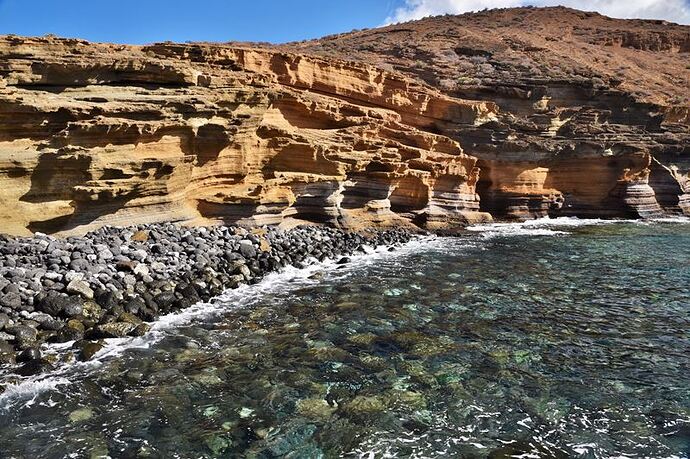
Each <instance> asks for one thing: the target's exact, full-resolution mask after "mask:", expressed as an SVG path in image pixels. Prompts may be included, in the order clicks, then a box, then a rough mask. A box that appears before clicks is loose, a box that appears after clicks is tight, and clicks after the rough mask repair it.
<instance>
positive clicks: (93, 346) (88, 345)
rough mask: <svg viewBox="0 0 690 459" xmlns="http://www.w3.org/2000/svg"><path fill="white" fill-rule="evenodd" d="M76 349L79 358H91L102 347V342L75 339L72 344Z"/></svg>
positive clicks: (84, 359)
mask: <svg viewBox="0 0 690 459" xmlns="http://www.w3.org/2000/svg"><path fill="white" fill-rule="evenodd" d="M73 347H74V348H75V349H77V351H78V358H79V360H83V361H86V360H91V359H92V358H93V356H94V355H96V354H97V353H98V352H99V351H100V350H101V349H103V343H102V342H100V341H99V342H95V341H77V342H76V343H74V346H73Z"/></svg>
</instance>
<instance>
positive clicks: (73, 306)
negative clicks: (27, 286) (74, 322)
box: [36, 291, 83, 317]
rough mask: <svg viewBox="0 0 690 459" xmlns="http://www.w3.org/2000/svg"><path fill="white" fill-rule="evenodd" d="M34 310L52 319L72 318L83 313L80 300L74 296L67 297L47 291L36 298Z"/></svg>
mask: <svg viewBox="0 0 690 459" xmlns="http://www.w3.org/2000/svg"><path fill="white" fill-rule="evenodd" d="M36 299H37V300H38V301H36V309H37V310H39V311H42V312H45V313H46V314H50V315H51V316H53V317H74V316H78V315H79V314H81V313H82V311H83V304H82V300H81V299H80V298H79V297H76V296H67V295H62V294H60V293H57V292H54V291H49V292H48V293H47V294H45V295H40V296H38V297H37V298H36Z"/></svg>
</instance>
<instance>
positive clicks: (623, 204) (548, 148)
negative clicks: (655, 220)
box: [285, 7, 690, 218]
mask: <svg viewBox="0 0 690 459" xmlns="http://www.w3.org/2000/svg"><path fill="white" fill-rule="evenodd" d="M285 48H289V49H292V50H298V51H301V52H305V53H314V54H318V55H322V56H325V57H332V58H341V57H345V56H347V58H348V59H352V60H357V61H362V62H367V63H370V64H375V65H377V66H379V67H381V68H386V69H388V70H391V71H398V72H401V73H404V74H406V75H407V76H409V77H411V78H414V79H416V80H417V81H420V82H424V83H426V84H428V85H430V86H432V87H434V88H436V89H438V90H440V91H442V92H443V93H444V94H447V95H449V96H451V97H459V98H464V99H470V100H482V101H491V102H493V103H495V104H496V105H497V106H498V108H499V110H498V114H497V116H496V119H495V120H492V121H487V122H486V123H479V124H477V125H475V126H471V127H467V126H452V125H450V126H445V127H444V128H443V129H442V130H441V131H440V132H439V133H441V134H443V135H446V136H448V137H449V138H451V139H453V140H456V141H457V142H459V143H460V145H461V146H462V148H463V150H464V151H465V153H466V154H469V155H471V156H473V157H476V158H478V161H477V166H478V167H479V169H480V175H479V178H478V183H477V192H478V194H479V196H480V197H481V209H482V210H484V211H487V212H490V213H491V214H492V215H494V216H495V217H499V218H530V217H539V216H545V215H571V216H580V217H589V216H594V217H605V218H611V217H632V218H639V217H648V216H654V215H661V214H664V213H685V214H688V213H690V198H689V195H688V190H689V189H690V188H689V187H690V183H689V181H688V172H689V171H690V160H689V158H690V127H689V126H690V117H689V115H690V65H688V62H690V61H689V59H688V57H689V56H690V27H688V26H682V25H677V24H672V23H668V22H665V21H644V20H621V19H612V18H608V17H605V16H602V15H600V14H597V13H590V12H583V11H577V10H573V9H569V8H563V7H554V8H529V7H528V8H512V9H503V10H488V11H483V12H479V13H472V14H465V15H461V16H440V17H432V18H427V19H423V20H420V21H415V22H409V23H404V24H396V25H391V26H388V27H384V28H380V29H373V30H363V31H356V32H352V33H348V34H341V35H335V36H331V37H325V38H323V39H319V40H314V41H307V42H302V43H293V44H289V45H286V46H285Z"/></svg>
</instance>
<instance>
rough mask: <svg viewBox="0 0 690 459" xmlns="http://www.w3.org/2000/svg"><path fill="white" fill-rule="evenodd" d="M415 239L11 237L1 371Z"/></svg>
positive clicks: (39, 367) (326, 234)
mask: <svg viewBox="0 0 690 459" xmlns="http://www.w3.org/2000/svg"><path fill="white" fill-rule="evenodd" d="M411 237H412V234H411V233H410V232H407V231H405V230H399V229H392V230H379V231H376V230H370V231H365V232H362V233H354V232H345V231H343V230H338V229H334V228H326V227H315V226H309V227H299V228H293V229H291V230H288V231H283V230H278V229H275V228H271V227H266V228H254V229H253V230H246V229H243V228H239V227H226V226H213V227H193V228H181V227H179V226H178V225H174V224H154V225H139V226H136V227H129V228H113V227H102V228H100V229H98V230H96V231H94V232H91V233H88V234H87V235H86V236H84V237H68V238H55V237H52V236H48V235H45V234H38V235H36V236H35V237H31V238H22V237H19V238H13V237H12V238H10V237H2V239H1V240H0V243H1V244H0V292H1V293H0V368H6V367H10V368H12V369H13V370H14V371H16V372H17V373H18V374H19V375H23V376H28V375H32V374H36V373H39V372H42V371H44V370H46V369H50V368H51V367H52V366H53V364H55V363H56V361H55V356H52V357H50V358H46V357H47V356H45V355H42V351H45V348H43V349H41V344H42V343H45V342H52V343H66V342H72V341H74V344H73V346H72V350H71V352H68V353H65V354H62V355H60V356H58V357H57V358H61V359H67V360H68V361H69V360H70V359H72V358H77V359H81V360H87V359H89V358H91V357H92V356H93V355H94V354H95V353H96V352H98V350H99V349H101V348H102V346H103V341H102V339H105V338H121V337H126V336H140V335H142V334H144V333H146V332H147V330H148V329H149V325H148V324H147V322H151V321H153V320H155V319H156V318H157V317H158V316H159V315H164V314H168V313H171V312H174V311H178V310H180V309H184V308H186V307H188V306H191V305H192V304H194V303H196V302H198V301H208V300H209V299H210V298H211V297H213V296H216V295H218V294H220V293H222V292H223V291H224V290H226V289H228V288H234V287H237V286H239V285H241V284H247V283H249V284H252V283H256V282H258V281H259V280H260V279H261V278H262V277H263V276H264V275H265V274H266V273H269V272H273V271H278V270H280V269H282V268H283V267H285V266H298V267H302V266H305V265H306V264H311V263H313V262H315V261H317V260H318V261H324V260H326V259H333V260H335V261H337V262H338V263H341V264H344V263H348V262H349V261H350V260H349V258H347V256H348V255H352V254H355V253H363V252H365V251H366V250H373V249H374V248H376V247H377V246H379V245H385V246H389V250H394V246H398V245H400V244H403V243H406V242H408V241H409V240H410V239H411ZM367 247H368V249H367ZM15 364H16V365H15ZM1 391H2V386H0V392H1Z"/></svg>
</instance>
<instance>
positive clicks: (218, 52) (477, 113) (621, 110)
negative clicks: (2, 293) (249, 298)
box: [0, 8, 690, 234]
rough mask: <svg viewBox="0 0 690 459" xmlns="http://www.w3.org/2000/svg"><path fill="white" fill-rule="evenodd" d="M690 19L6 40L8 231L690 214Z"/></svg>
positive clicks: (476, 17) (3, 119) (446, 224)
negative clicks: (299, 36)
mask: <svg viewBox="0 0 690 459" xmlns="http://www.w3.org/2000/svg"><path fill="white" fill-rule="evenodd" d="M689 52H690V27H688V26H680V25H675V24H670V23H664V22H661V21H637V20H636V21H626V20H614V19H610V18H606V17H604V16H600V15H598V14H594V13H584V12H580V11H576V10H570V9H566V8H541V9H539V8H517V9H506V10H492V11H486V12H481V13H475V14H467V15H462V16H445V17H436V18H428V19H424V20H421V21H416V22H411V23H406V24H397V25H392V26H388V27H385V28H381V29H373V30H364V31H356V32H352V33H348V34H342V35H337V36H332V37H326V38H323V39H320V40H315V41H307V42H302V43H291V44H286V45H281V46H269V45H260V44H203V43H199V44H173V43H161V44H155V45H151V46H125V45H108V44H95V43H89V42H85V41H82V40H73V39H59V38H55V37H43V38H21V37H15V36H5V37H0V232H6V233H12V234H29V233H31V232H34V231H42V232H46V233H58V234H83V233H84V232H86V231H88V230H91V229H94V228H97V227H99V226H101V225H104V224H113V225H127V224H131V223H147V222H158V221H171V220H172V221H178V222H184V223H186V224H190V225H200V224H201V225H203V224H212V223H224V224H233V225H234V224H238V225H256V224H271V225H282V226H285V227H289V226H292V225H295V224H299V223H305V222H308V223H319V224H330V225H334V226H338V227H343V228H360V227H364V226H372V225H373V226H400V225H402V226H408V227H412V226H415V225H416V226H422V227H425V228H428V229H432V230H439V229H452V228H456V227H458V226H461V225H462V224H464V223H467V222H476V221H483V220H488V219H489V218H491V215H493V216H494V217H497V218H531V217H538V216H545V215H553V216H558V215H574V216H582V217H585V216H599V217H649V216H656V215H662V214H667V213H673V214H680V213H686V214H687V213H690V195H689V194H688V190H689V187H690V181H689V180H688V172H689V171H690V159H688V158H690V151H689V148H690V146H689V145H690V127H689V126H690V117H689V114H690V99H689V98H688V97H689V96H688V94H690V67H689V66H688V55H689V54H688V53H689Z"/></svg>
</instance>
